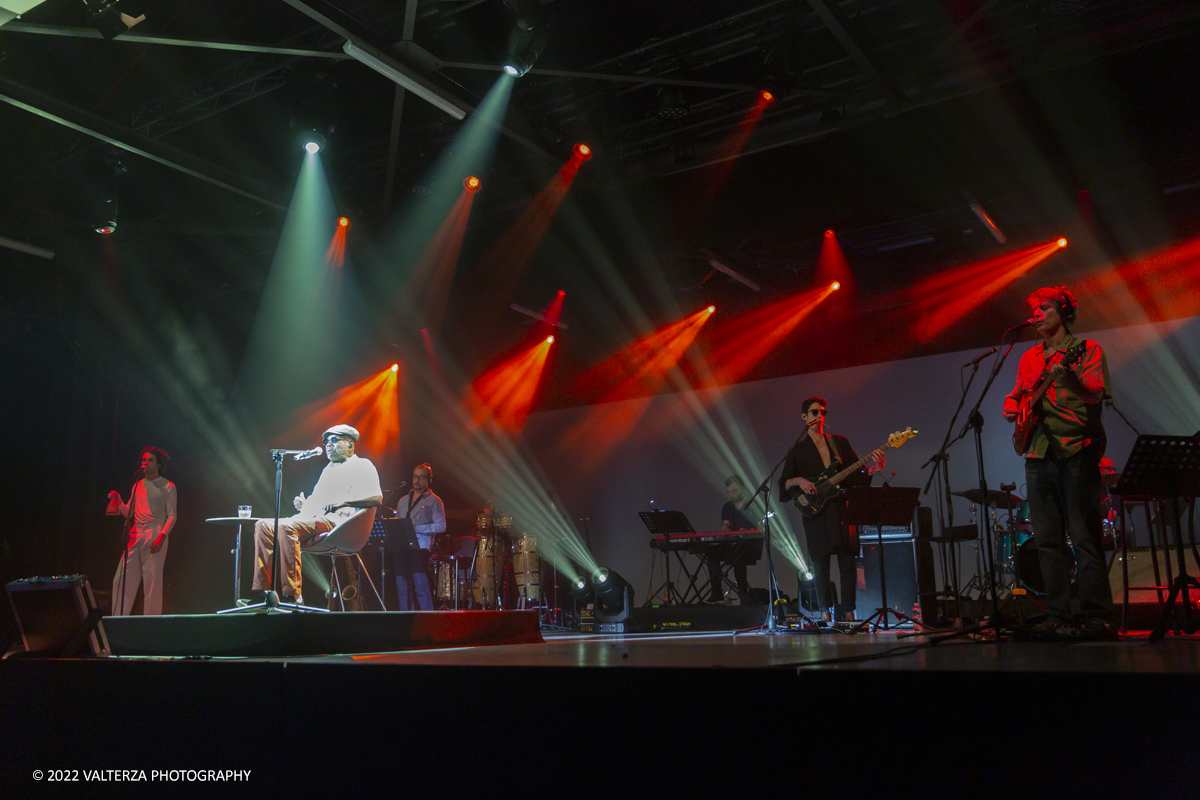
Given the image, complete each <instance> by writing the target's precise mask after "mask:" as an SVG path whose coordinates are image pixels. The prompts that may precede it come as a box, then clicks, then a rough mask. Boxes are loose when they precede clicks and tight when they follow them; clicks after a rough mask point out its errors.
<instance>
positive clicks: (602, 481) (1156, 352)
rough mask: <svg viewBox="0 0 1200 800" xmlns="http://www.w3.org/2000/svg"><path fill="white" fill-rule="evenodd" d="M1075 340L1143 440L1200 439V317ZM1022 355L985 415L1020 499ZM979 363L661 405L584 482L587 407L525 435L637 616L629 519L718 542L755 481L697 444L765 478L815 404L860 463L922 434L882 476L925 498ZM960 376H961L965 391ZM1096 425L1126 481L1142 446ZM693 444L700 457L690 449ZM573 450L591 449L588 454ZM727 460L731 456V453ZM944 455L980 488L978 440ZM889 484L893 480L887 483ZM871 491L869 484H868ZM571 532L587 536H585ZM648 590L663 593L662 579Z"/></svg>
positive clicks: (925, 365)
mask: <svg viewBox="0 0 1200 800" xmlns="http://www.w3.org/2000/svg"><path fill="white" fill-rule="evenodd" d="M1077 334H1078V335H1081V336H1086V337H1088V338H1091V339H1094V340H1096V341H1098V342H1099V343H1100V344H1101V345H1102V346H1103V347H1104V348H1105V351H1106V352H1107V354H1108V359H1109V369H1110V372H1111V376H1112V381H1113V389H1112V393H1113V400H1114V402H1115V404H1116V406H1117V407H1118V408H1119V409H1120V410H1121V411H1123V412H1124V413H1125V415H1126V416H1127V417H1129V419H1130V421H1131V422H1132V423H1133V425H1135V426H1137V428H1138V429H1139V430H1140V431H1141V432H1142V433H1167V434H1192V433H1195V432H1196V431H1197V430H1200V377H1198V376H1200V317H1193V318H1189V319H1184V320H1175V321H1172V322H1168V323H1160V324H1146V325H1138V326H1130V327H1125V328H1116V329H1109V330H1102V331H1093V332H1077ZM1030 345H1031V342H1028V341H1025V342H1021V343H1019V344H1018V345H1017V346H1016V348H1014V349H1013V351H1012V354H1011V356H1010V357H1009V359H1008V361H1007V363H1006V364H1005V366H1004V368H1003V370H1002V371H1001V373H1000V375H999V377H997V379H996V381H995V383H994V384H993V386H992V388H991V390H990V391H989V393H988V397H987V399H986V400H985V402H984V404H983V406H982V407H981V411H982V413H983V416H984V418H985V424H984V427H983V448H984V465H985V466H984V468H985V472H986V478H987V483H988V487H989V488H991V489H995V488H997V487H998V486H999V485H1000V483H1001V482H1004V483H1011V482H1016V484H1017V493H1018V494H1019V495H1021V496H1022V497H1023V496H1024V494H1025V488H1024V483H1025V481H1024V468H1023V465H1022V460H1021V458H1020V457H1019V456H1017V455H1016V454H1015V453H1014V452H1013V448H1012V444H1011V435H1012V428H1011V426H1010V425H1009V424H1007V423H1006V422H1005V421H1004V420H1003V419H1002V417H1001V416H1000V407H1001V403H1002V401H1003V398H1004V395H1005V394H1006V393H1007V392H1008V391H1010V390H1011V388H1012V386H1013V383H1014V380H1015V376H1016V366H1017V361H1018V359H1019V358H1020V355H1021V353H1022V352H1023V351H1024V350H1026V349H1028V347H1029V346H1030ZM976 354H977V351H970V352H957V353H949V354H945V355H938V356H930V357H923V358H914V359H908V360H902V361H894V362H889V363H882V364H872V365H868V366H863V367H854V368H851V369H844V370H833V371H828V372H820V373H813V374H807V375H796V376H792V377H787V378H778V379H773V380H766V381H758V382H753V383H745V384H739V385H736V386H731V387H726V388H725V389H722V390H720V391H716V390H713V391H704V392H683V393H675V394H666V395H660V396H657V397H655V398H653V399H652V400H651V401H650V402H649V405H648V407H646V410H645V413H644V414H643V415H642V416H641V418H640V421H639V423H638V424H637V426H636V427H634V428H633V430H632V432H631V433H630V434H629V435H628V436H627V437H626V438H625V439H624V440H623V441H620V442H619V443H617V444H616V445H615V447H613V449H611V451H609V452H608V453H607V457H606V458H605V460H604V462H603V464H602V465H601V466H600V467H599V468H598V469H593V470H590V471H585V470H584V469H583V468H581V467H580V464H581V461H582V460H583V459H582V458H581V456H582V455H583V454H582V452H581V451H580V450H579V449H572V448H571V447H564V446H563V442H564V441H565V434H566V432H567V431H569V430H571V429H572V428H573V427H574V426H576V425H578V424H579V423H580V422H581V421H582V420H584V419H585V418H586V417H587V416H588V415H589V413H592V411H593V408H594V407H585V408H573V409H565V410H559V411H547V412H542V413H539V414H534V415H532V416H531V417H530V418H529V421H528V424H527V426H526V439H527V442H528V444H529V445H530V446H531V447H532V448H533V451H534V453H535V455H536V457H537V459H538V461H539V462H540V464H541V466H542V467H543V469H544V473H545V475H547V476H550V477H549V479H548V480H550V481H551V483H552V484H553V485H552V487H548V488H551V489H552V490H553V491H555V492H557V494H558V497H559V498H560V500H561V504H560V507H561V508H563V509H564V510H565V512H566V513H567V514H568V516H569V517H571V518H572V519H576V520H578V519H580V518H582V517H590V518H591V519H590V521H589V522H587V528H588V534H589V538H590V544H591V550H592V553H593V554H594V555H595V557H596V559H597V561H598V562H599V563H600V564H602V565H607V566H609V567H611V568H613V569H615V570H616V571H617V572H619V573H621V574H622V575H623V576H625V578H626V579H627V580H628V581H629V582H630V583H631V584H632V585H633V586H634V588H635V590H636V592H637V597H636V598H635V601H636V603H637V604H638V605H641V604H642V603H644V602H645V600H646V598H645V594H646V591H647V588H648V586H649V581H650V563H651V557H650V556H651V551H650V549H649V546H648V540H649V535H648V533H647V531H646V529H645V528H644V526H643V525H642V523H641V520H640V519H639V518H638V516H637V512H638V511H642V510H646V509H648V508H649V507H650V505H649V503H650V501H651V500H653V501H654V506H655V507H657V508H666V509H677V510H680V511H683V512H684V513H686V514H687V516H688V518H689V519H690V520H691V521H692V524H693V525H694V526H695V528H696V529H697V530H714V529H719V528H720V526H721V520H720V508H721V505H722V503H723V502H724V501H725V494H724V487H723V485H722V484H723V481H722V479H723V477H724V476H725V475H727V474H729V473H731V472H736V471H738V470H739V468H740V469H742V470H746V471H750V470H751V469H753V468H752V467H750V466H747V464H746V462H744V461H743V462H742V463H741V464H739V463H737V462H733V463H716V464H713V463H710V462H711V461H712V460H714V459H716V460H721V456H720V455H719V451H714V450H712V449H710V448H709V447H708V446H707V445H705V444H703V443H704V442H709V443H711V442H712V441H714V440H720V439H724V440H725V441H727V442H736V441H737V440H738V439H739V437H740V439H741V440H743V441H744V442H746V443H747V445H748V448H749V450H751V451H753V450H758V451H760V454H761V455H760V457H759V458H758V462H759V464H760V465H765V466H766V468H769V467H770V466H773V465H774V464H775V462H777V461H778V460H779V459H780V458H782V456H783V454H784V453H785V452H786V451H787V449H788V448H789V446H790V445H791V443H792V442H793V441H794V440H795V438H796V437H797V436H798V435H799V433H800V430H801V425H802V423H801V422H800V416H799V404H800V402H801V401H802V400H803V399H804V398H806V397H809V396H811V395H820V396H822V397H824V398H826V400H828V403H829V416H828V422H827V425H826V429H827V430H828V431H829V432H833V433H841V434H844V435H846V436H847V437H848V438H849V439H850V442H851V444H852V445H853V446H854V448H855V449H856V450H857V451H858V453H859V455H860V456H861V455H865V454H866V453H867V452H868V451H869V450H871V449H872V448H874V447H877V446H880V445H881V444H882V443H883V442H884V441H886V439H887V436H888V434H889V433H891V432H892V431H894V430H898V429H903V428H905V427H907V426H912V427H913V428H915V429H917V430H919V431H920V435H919V436H918V437H917V438H915V439H913V440H912V441H910V442H908V443H907V444H906V445H905V446H903V447H902V448H900V449H897V450H889V451H888V460H887V477H888V478H889V479H890V480H891V483H892V485H894V486H917V487H923V486H924V485H925V482H926V480H927V479H928V476H929V471H928V469H924V470H922V469H921V468H920V467H921V464H923V463H924V462H925V461H926V460H927V459H928V458H929V457H930V455H932V454H933V453H934V452H935V451H936V450H937V448H938V446H939V445H940V444H941V441H942V439H943V437H944V436H945V434H946V429H947V426H948V425H949V421H950V417H951V415H952V414H953V413H954V408H955V406H956V404H957V403H958V400H959V397H960V396H961V389H960V383H959V380H960V368H961V367H962V365H963V364H965V363H966V362H967V361H968V360H969V359H970V358H971V357H972V356H974V355H976ZM991 364H992V359H990V358H989V359H986V360H985V361H984V362H983V364H982V365H981V369H980V372H979V375H978V376H977V377H976V380H975V384H974V385H973V386H972V389H971V393H970V396H969V397H968V399H967V405H966V406H965V407H964V411H963V415H962V416H960V419H959V421H958V422H957V423H956V425H955V428H956V430H955V433H956V434H957V432H958V429H961V427H962V425H963V422H964V417H965V414H966V411H967V410H968V409H969V408H970V407H971V405H973V404H974V402H975V401H976V400H977V398H978V395H979V391H980V390H981V389H982V386H983V383H984V381H985V380H986V377H987V371H988V369H989V368H990V365H991ZM968 373H969V370H968V371H964V372H961V375H962V377H963V379H964V380H965V377H966V375H967V374H968ZM697 401H699V405H702V406H703V407H704V408H707V409H709V414H708V417H707V419H711V420H712V426H713V427H712V430H714V431H716V433H717V435H716V437H714V436H712V435H709V436H700V437H699V439H697V436H696V433H697V431H698V430H700V429H702V428H703V426H697V425H695V424H694V419H695V418H694V412H693V411H691V410H690V409H694V408H696V407H697ZM645 403H646V401H626V402H625V403H623V404H621V405H623V406H627V408H624V409H620V410H624V411H628V412H630V413H633V412H634V411H635V410H637V409H639V408H640V407H641V406H643V405H645ZM688 420H692V422H689V421H688ZM1104 424H1105V428H1106V429H1107V432H1108V436H1109V448H1108V455H1109V456H1110V457H1111V458H1112V459H1113V460H1114V461H1115V462H1116V465H1117V468H1118V469H1120V468H1121V467H1122V465H1123V464H1124V461H1125V458H1126V456H1127V455H1128V454H1129V451H1130V449H1131V448H1132V446H1133V442H1134V440H1135V438H1136V436H1135V434H1134V433H1133V431H1132V430H1130V428H1129V427H1128V426H1127V425H1126V424H1125V422H1123V421H1122V420H1121V418H1120V417H1119V416H1118V415H1117V414H1115V413H1113V412H1112V411H1111V410H1109V409H1106V410H1105V412H1104ZM689 432H690V433H689ZM697 441H700V442H701V443H702V444H700V445H699V446H698V445H697ZM596 444H597V445H599V444H600V442H599V440H598V441H597V442H596ZM580 447H584V448H586V447H587V444H586V443H585V444H583V445H580ZM732 452H734V453H736V452H738V449H737V447H736V446H735V447H733V448H732ZM950 455H951V458H950V484H951V488H952V490H954V491H961V490H964V489H968V488H971V487H973V486H977V485H978V473H977V469H976V456H975V447H974V442H973V436H972V435H970V434H968V436H967V437H966V438H965V439H963V440H962V441H959V442H958V443H957V444H956V445H954V446H953V448H951V451H950ZM892 472H895V473H896V475H895V477H894V478H892V477H891V475H890V473H892ZM745 478H746V480H747V481H748V482H750V484H751V485H752V486H753V485H756V484H757V481H758V480H761V477H759V476H756V475H754V474H747V475H745ZM879 481H880V479H879V478H876V480H875V483H876V484H878V483H879ZM922 504H924V505H934V506H935V505H936V501H935V499H934V493H933V491H932V490H931V491H930V493H929V494H928V495H923V496H922ZM787 508H788V510H787V511H785V512H784V513H785V514H787V515H788V519H789V522H790V523H791V526H792V527H793V529H794V530H795V531H796V532H797V533H799V538H800V541H801V542H803V534H802V532H801V531H802V527H801V524H800V516H799V512H797V511H795V510H794V509H791V507H790V506H788V507H787ZM969 511H970V505H969V504H968V503H967V502H966V501H965V500H962V499H961V498H956V499H955V520H954V521H955V523H956V524H963V523H966V522H969V521H970V520H971V517H970V514H969ZM936 519H937V514H936V510H935V520H936ZM576 524H577V526H578V527H579V529H580V531H581V532H582V531H583V527H584V525H583V523H582V522H577V523H576ZM962 560H963V566H964V570H965V574H964V582H965V579H966V578H969V577H970V576H971V575H972V574H973V572H974V564H975V556H974V552H973V550H971V549H970V548H965V552H964V553H963V558H962ZM776 567H777V575H778V579H779V582H780V586H781V588H782V590H783V591H784V592H785V593H790V594H792V596H793V597H794V596H795V589H796V574H795V571H794V569H793V568H792V567H791V566H790V565H789V564H788V562H787V561H786V559H784V558H780V557H777V558H776ZM835 574H836V570H835ZM655 578H656V584H655V586H657V582H658V581H661V577H660V572H656V576H655ZM750 581H751V584H752V585H754V586H765V585H766V569H765V559H764V560H762V561H760V563H759V564H758V565H757V566H755V567H753V568H751V571H750ZM860 611H861V609H860Z"/></svg>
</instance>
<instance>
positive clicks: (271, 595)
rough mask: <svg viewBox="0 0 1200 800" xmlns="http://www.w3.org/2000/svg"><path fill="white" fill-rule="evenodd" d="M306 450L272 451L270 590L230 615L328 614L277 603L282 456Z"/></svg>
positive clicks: (308, 608)
mask: <svg viewBox="0 0 1200 800" xmlns="http://www.w3.org/2000/svg"><path fill="white" fill-rule="evenodd" d="M309 452H310V451H308V450H272V451H271V458H272V459H273V460H274V461H275V527H274V529H273V530H272V532H271V546H272V547H274V548H275V551H274V555H273V556H272V558H271V561H272V569H271V588H270V589H268V590H267V592H266V597H264V598H263V601H262V602H261V603H251V604H250V605H248V606H242V607H241V608H236V609H229V611H230V613H233V614H239V613H244V612H247V611H257V610H258V609H260V608H261V609H263V610H264V611H266V612H267V613H268V614H269V613H271V612H272V611H318V612H321V613H328V611H329V609H326V608H314V607H312V606H304V605H300V604H299V603H281V602H279V581H280V577H279V572H280V568H281V566H282V561H283V556H282V553H280V551H279V506H280V500H281V498H282V496H283V457H284V456H301V455H305V454H307V453H309ZM302 568H303V567H302V566H301V565H300V564H297V565H296V569H302Z"/></svg>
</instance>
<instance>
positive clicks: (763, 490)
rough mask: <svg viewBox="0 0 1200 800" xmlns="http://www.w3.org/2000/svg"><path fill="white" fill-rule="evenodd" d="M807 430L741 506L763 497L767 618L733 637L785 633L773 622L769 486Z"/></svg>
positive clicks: (774, 588) (774, 593)
mask: <svg viewBox="0 0 1200 800" xmlns="http://www.w3.org/2000/svg"><path fill="white" fill-rule="evenodd" d="M808 428H809V426H807V425H805V426H804V430H803V431H801V432H800V435H799V436H797V437H796V441H794V442H792V446H791V447H789V448H788V449H787V452H786V453H784V454H783V458H781V459H779V463H778V464H776V465H775V466H774V467H772V468H771V471H770V472H768V473H767V477H765V478H763V481H762V483H760V484H759V485H758V488H757V489H755V490H754V494H752V495H750V497H749V499H747V500H746V502H745V503H744V504H743V505H742V508H750V507H751V503H753V502H754V498H756V497H758V496H759V495H760V494H761V495H762V496H763V519H762V531H763V549H764V550H765V551H766V553H767V618H766V620H765V621H764V622H763V624H762V625H759V626H758V627H757V628H747V629H745V630H743V631H735V632H734V635H735V636H736V635H737V634H739V633H745V632H746V631H751V630H753V631H757V632H758V633H764V634H771V635H779V634H781V633H786V632H787V631H786V630H784V629H782V628H780V626H779V625H778V624H777V623H776V622H775V606H776V604H777V603H778V602H779V600H780V594H779V582H778V581H777V580H776V578H775V561H774V560H773V559H772V558H771V517H773V516H774V514H773V513H772V512H771V490H770V488H769V486H770V484H771V479H772V478H774V477H775V473H776V472H777V471H778V470H779V468H780V467H782V466H783V462H785V461H787V459H788V456H790V455H791V454H792V451H793V450H795V449H796V447H797V446H798V445H799V444H800V442H801V441H803V439H804V437H805V436H807V435H808Z"/></svg>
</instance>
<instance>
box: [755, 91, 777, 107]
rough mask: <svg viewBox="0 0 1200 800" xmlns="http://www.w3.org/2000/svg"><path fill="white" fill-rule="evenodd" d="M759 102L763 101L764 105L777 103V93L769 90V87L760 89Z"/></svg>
mask: <svg viewBox="0 0 1200 800" xmlns="http://www.w3.org/2000/svg"><path fill="white" fill-rule="evenodd" d="M758 102H760V103H762V104H763V105H764V106H770V105H774V104H775V93H774V92H771V91H768V90H767V89H759V90H758Z"/></svg>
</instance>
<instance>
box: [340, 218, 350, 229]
mask: <svg viewBox="0 0 1200 800" xmlns="http://www.w3.org/2000/svg"><path fill="white" fill-rule="evenodd" d="M338 225H341V226H342V227H343V228H349V227H350V218H349V217H338Z"/></svg>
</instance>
